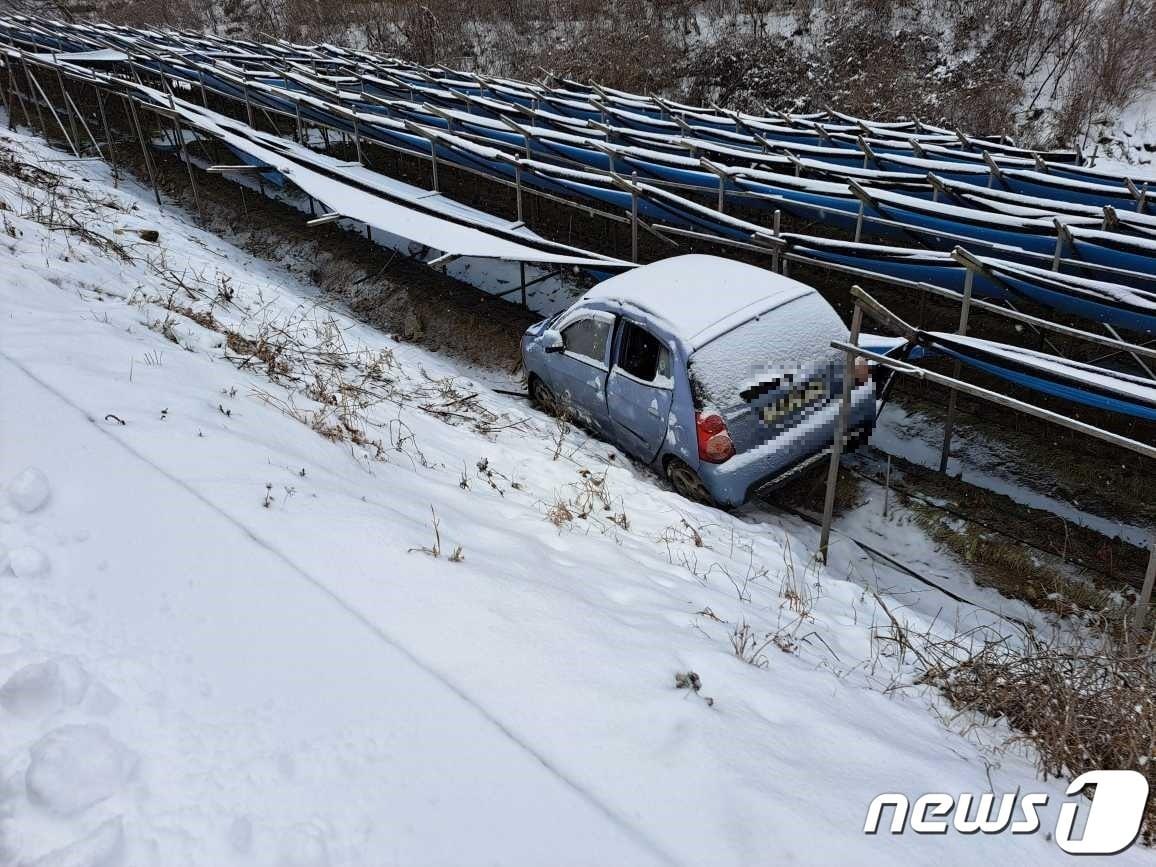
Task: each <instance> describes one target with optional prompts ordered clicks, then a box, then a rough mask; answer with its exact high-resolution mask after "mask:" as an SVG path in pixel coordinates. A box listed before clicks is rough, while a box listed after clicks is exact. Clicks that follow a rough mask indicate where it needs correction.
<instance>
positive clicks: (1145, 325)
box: [979, 256, 1156, 334]
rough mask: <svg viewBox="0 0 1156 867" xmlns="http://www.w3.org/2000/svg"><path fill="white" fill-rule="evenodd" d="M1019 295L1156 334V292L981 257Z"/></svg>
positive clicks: (1117, 324) (1080, 314) (1130, 328)
mask: <svg viewBox="0 0 1156 867" xmlns="http://www.w3.org/2000/svg"><path fill="white" fill-rule="evenodd" d="M979 259H980V261H982V262H983V263H984V264H985V265H987V266H988V267H989V268H990V269H991V270H992V272H993V273H994V274H995V276H996V279H998V280H999V281H1001V282H1002V283H1004V284H1005V285H1007V287H1008V288H1009V289H1010V290H1011V291H1012V292H1014V293H1015V294H1017V295H1020V296H1023V297H1024V298H1027V299H1029V300H1031V301H1034V302H1035V303H1037V304H1040V305H1041V306H1044V307H1049V308H1052V309H1054V310H1061V311H1063V312H1065V313H1071V314H1073V315H1076V316H1080V317H1083V318H1085V319H1091V320H1094V321H1097V322H1105V323H1107V324H1109V325H1114V326H1116V327H1118V328H1126V329H1129V330H1131V331H1137V332H1141V333H1147V334H1156V293H1152V292H1145V291H1143V290H1141V289H1135V288H1132V287H1129V286H1121V285H1119V284H1115V283H1106V282H1103V281H1099V280H1088V279H1086V278H1082V277H1075V276H1072V275H1070V274H1058V273H1056V272H1055V271H1045V270H1044V269H1042V268H1035V267H1032V266H1030V265H1021V264H1019V263H1017V262H1005V261H1002V260H999V259H992V258H989V257H985V256H981V257H979Z"/></svg>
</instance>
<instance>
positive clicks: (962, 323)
mask: <svg viewBox="0 0 1156 867" xmlns="http://www.w3.org/2000/svg"><path fill="white" fill-rule="evenodd" d="M974 283H975V272H974V271H973V270H972V269H971V268H968V269H967V275H966V276H965V277H964V278H963V306H961V307H960V309H959V330H958V333H959V334H960V335H964V334H967V319H968V316H969V314H970V313H971V290H972V286H973V284H974ZM959 372H960V362H959V359H956V361H955V364H954V365H952V370H951V378H952V379H959ZM957 397H958V393H957V392H956V391H955V389H952V390H951V396H950V397H949V398H948V399H947V419H946V420H945V421H944V423H943V449H942V450H941V451H940V453H939V471H940V472H941V473H945V474H946V473H947V460H948V458H949V457H950V456H951V436H952V432H953V430H952V429H953V428H954V427H955V408H956V407H955V404H956V400H957Z"/></svg>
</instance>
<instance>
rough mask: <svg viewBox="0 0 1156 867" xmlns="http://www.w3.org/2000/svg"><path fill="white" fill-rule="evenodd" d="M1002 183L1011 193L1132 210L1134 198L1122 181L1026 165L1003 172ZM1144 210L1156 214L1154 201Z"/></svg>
mask: <svg viewBox="0 0 1156 867" xmlns="http://www.w3.org/2000/svg"><path fill="white" fill-rule="evenodd" d="M1002 177H1003V183H1004V184H1005V186H1006V187H1007V188H1008V189H1009V190H1010V191H1011V192H1013V193H1022V194H1023V195H1027V196H1041V197H1045V198H1050V199H1059V200H1061V201H1068V202H1079V203H1080V204H1085V205H1096V206H1104V205H1111V206H1112V207H1114V208H1119V209H1122V210H1135V209H1136V205H1137V201H1136V199H1135V197H1133V195H1132V193H1131V192H1130V191H1129V190H1128V188H1127V187H1126V186H1124V185H1123V184H1112V183H1108V182H1106V181H1107V179H1101V180H1100V181H1097V182H1094V181H1086V180H1076V179H1073V178H1066V177H1058V176H1055V175H1051V174H1045V173H1043V172H1036V171H1028V170H1025V169H1008V170H1006V171H1004V172H1003V174H1002ZM1146 213H1149V214H1156V204H1151V203H1150V204H1148V205H1147V206H1146Z"/></svg>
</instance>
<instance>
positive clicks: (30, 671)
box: [0, 657, 88, 719]
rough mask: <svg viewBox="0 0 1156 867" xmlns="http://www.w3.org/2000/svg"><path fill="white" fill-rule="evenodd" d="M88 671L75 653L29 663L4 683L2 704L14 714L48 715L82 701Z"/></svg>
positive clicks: (0, 694)
mask: <svg viewBox="0 0 1156 867" xmlns="http://www.w3.org/2000/svg"><path fill="white" fill-rule="evenodd" d="M87 691H88V673H87V672H86V671H85V670H84V667H83V666H82V665H81V664H80V663H79V662H77V661H76V660H75V659H73V658H71V657H61V658H59V659H53V660H49V661H47V662H37V663H32V664H31V665H26V666H24V667H23V668H21V669H19V670H18V671H17V672H15V673H14V674H13V675H12V676H11V677H9V678H8V680H7V681H5V683H4V685H3V686H0V707H3V708H4V710H6V711H8V713H10V714H12V715H13V716H18V717H23V718H25V719H32V718H37V717H44V716H48V715H49V714H52V713H56V712H57V711H59V710H61V709H63V708H65V707H73V706H75V705H77V704H79V703H80V702H81V700H82V699H83V698H84V694H85V693H86V692H87Z"/></svg>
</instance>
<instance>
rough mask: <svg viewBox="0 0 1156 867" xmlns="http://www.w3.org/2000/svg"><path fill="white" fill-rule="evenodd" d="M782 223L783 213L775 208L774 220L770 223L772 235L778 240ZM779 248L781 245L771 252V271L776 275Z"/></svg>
mask: <svg viewBox="0 0 1156 867" xmlns="http://www.w3.org/2000/svg"><path fill="white" fill-rule="evenodd" d="M782 222H783V212H782V211H781V210H779V209H778V208H775V215H774V218H773V220H772V222H771V232H772V234H773V235H774V237H776V238H779V237H781V235H782V232H781V231H780V230H781V228H782ZM781 246H782V245H781V244H775V247H774V249H773V250H772V251H771V270H772V271H774V272H775V273H776V274H777V273H778V272H779V255H780V249H779V248H780V247H781Z"/></svg>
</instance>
